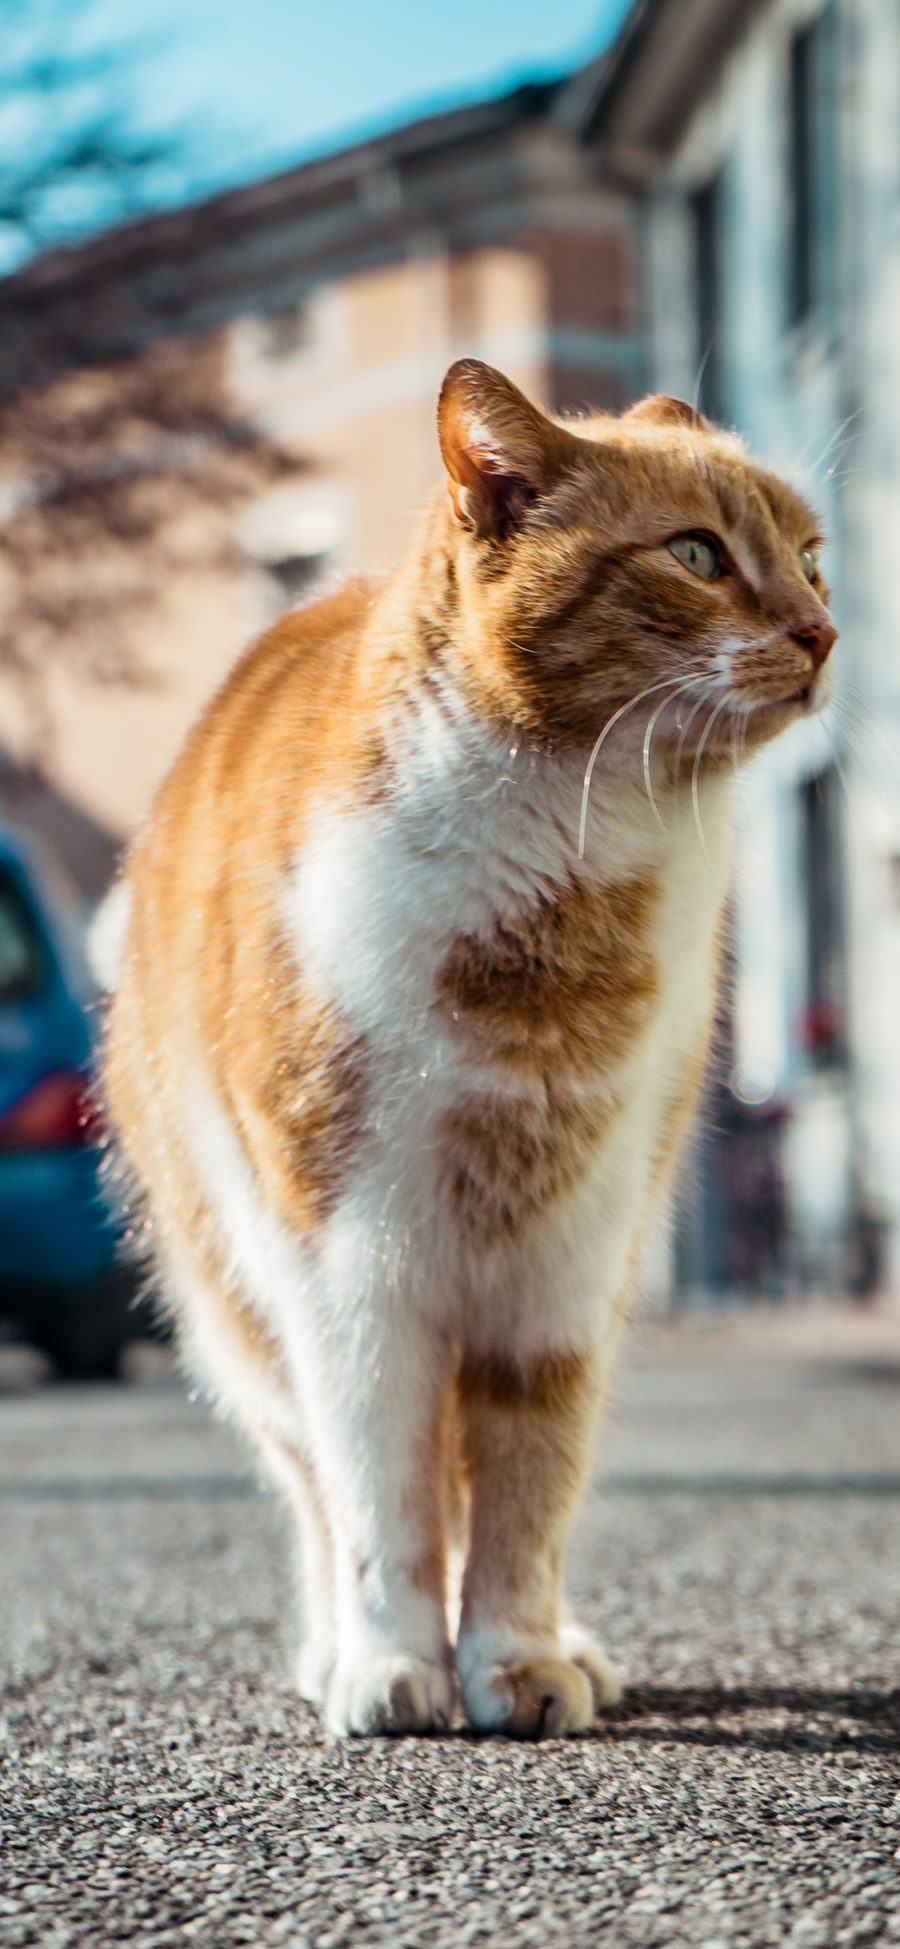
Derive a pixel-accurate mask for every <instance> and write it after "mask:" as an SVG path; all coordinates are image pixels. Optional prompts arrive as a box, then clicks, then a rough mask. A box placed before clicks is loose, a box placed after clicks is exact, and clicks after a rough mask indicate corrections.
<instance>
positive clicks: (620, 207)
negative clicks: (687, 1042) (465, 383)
mask: <svg viewBox="0 0 900 1949" xmlns="http://www.w3.org/2000/svg"><path fill="white" fill-rule="evenodd" d="M898 316H900V8H898V6H897V4H896V0H824V4H823V3H822V0H728V4H727V5H723V4H722V0H634V4H631V5H628V4H625V0H556V4H555V5H554V7H552V8H547V7H546V6H543V5H539V4H538V0H494V4H493V5H492V6H491V7H490V8H485V7H483V6H479V7H476V5H475V3H474V0H457V4H456V5H455V6H454V7H453V8H452V9H447V10H444V9H431V10H423V9H421V8H420V9H416V10H415V12H414V11H413V9H412V8H411V7H410V6H409V5H408V4H404V3H403V0H384V3H383V4H382V6H380V7H379V8H378V9H375V8H373V7H371V5H370V4H367V0H333V3H332V5H331V6H330V7H329V8H328V9H327V10H326V9H322V8H313V7H311V6H308V5H305V4H303V3H302V0H256V4H255V5H254V6H253V7H247V6H246V5H244V4H243V0H180V4H178V5H176V4H175V0H132V4H131V5H130V6H129V8H128V9H127V13H126V10H123V9H122V8H121V7H115V6H113V5H112V4H111V0H107V4H104V3H103V0H4V4H3V8H2V45H0V399H2V411H0V795H2V803H0V1312H2V1317H3V1328H2V1330H4V1331H7V1332H9V1333H12V1332H17V1333H20V1334H23V1333H24V1334H26V1335H27V1336H29V1337H30V1338H31V1339H32V1340H34V1341H36V1342H37V1343H39V1344H40V1345H41V1346H43V1347H44V1348H45V1349H46V1350H47V1351H48V1352H49V1353H50V1354H51V1356H52V1358H53V1359H54V1360H55V1361H56V1362H57V1364H58V1366H59V1367H61V1368H62V1369H65V1370H67V1371H71V1372H76V1371H80V1372H90V1373H96V1372H104V1371H106V1372H109V1371H112V1370H113V1369H114V1368H115V1366H116V1363H117V1360H118V1354H119V1349H120V1345H121V1342H122V1339H123V1337H124V1336H125V1334H126V1333H128V1332H131V1331H133V1330H134V1325H135V1321H136V1320H138V1321H139V1316H136V1315H133V1314H128V1313H126V1312H125V1310H124V1305H123V1286H122V1274H121V1273H120V1271H118V1270H117V1269H116V1265H115V1257H114V1240H113V1237H112V1234H111V1231H110V1229H109V1227H108V1225H107V1224H106V1222H105V1221H104V1220H103V1218H102V1217H101V1215H100V1214H101V1206H100V1204H99V1202H98V1198H97V1164H98V1156H99V1153H98V1151H97V1149H96V1146H95V1144H94V1141H93V1139H94V1135H95V1133H94V1131H93V1129H92V1126H91V1124H90V1121H89V1120H88V1121H87V1122H85V1120H84V1116H83V1105H82V1085H83V1077H84V1075H85V1073H86V1072H87V1070H88V1069H89V1066H90V1061H91V1048H92V1044H93V1040H94V1034H95V1024H96V1019H97V1018H96V1006H95V998H93V997H92V995H91V990H90V979H89V976H88V975H87V974H86V972H85V968H84V961H83V954H82V949H81V935H82V930H83V926H84V923H85V922H86V920H87V919H88V918H89V916H90V914H91V912H92V910H93V909H94V907H95V906H96V903H97V902H98V900H99V899H100V898H101V896H102V894H103V892H104V890H105V888H106V887H107V885H108V883H109V880H110V877H111V875H112V874H113V872H114V870H115V864H116V860H117V856H118V854H119V852H120V850H121V848H122V847H123V846H124V845H126V844H127V842H128V839H129V837H130V835H131V834H132V832H133V831H134V829H135V826H136V825H137V823H138V821H139V820H140V819H141V817H142V814H143V813H144V811H145V809H146V807H147V805H148V803H149V800H150V797H151V795H152V793H153V790H154V787H155V786H156V784H157V782H158V780H159V779H160V777H161V775H162V773H163V772H164V770H165V768H166V766H167V765H168V763H169V762H170V760H171V758H172V756H173V755H174V752H175V750H176V748H177V746H178V744H179V742H180V740H181V738H182V737H183V735H184V732H185V730H186V728H187V726H188V724H189V723H190V721H191V720H192V718H193V717H194V716H195V714H196V712H197V710H198V708H199V706H200V705H201V704H202V703H203V701H204V700H205V698H206V697H207V696H208V695H209V693H210V692H211V690H212V689H213V688H214V686H215V685H216V684H217V683H218V682H219V680H220V679H221V677H222V675H223V673H224V672H225V671H226V670H227V668H228V666H229V664H230V663H231V662H232V660H233V658H234V657H235V655H236V654H237V653H238V652H239V650H240V649H241V648H242V646H243V645H244V644H245V643H246V642H247V640H248V638H249V637H250V636H251V635H252V634H253V632H254V631H256V630H258V629H259V628H260V626H261V625H263V624H265V622H266V621H267V620H268V619H269V618H271V617H273V616H274V615H275V614H276V613H278V612H279V611H280V610H281V609H283V608H285V607H286V606H289V605H290V604H293V603H296V602H298V601H301V600H305V599H306V598H307V597H308V596H310V595H312V594H314V593H315V591H316V590H317V588H319V587H320V586H322V585H328V584H331V583H333V582H334V581H335V580H336V579H338V578H340V577H341V576H343V575H344V574H345V573H347V572H348V571H351V570H356V569H361V570H365V571H376V572H377V571H380V570H382V569H385V568H387V567H389V566H390V565H391V564H392V563H393V562H394V561H395V560H396V559H397V557H398V555H399V553H400V551H401V550H402V548H403V546H404V543H405V538H406V536H407V533H408V528H409V522H410V518H411V515H412V513H413V511H414V510H415V509H416V507H417V506H418V505H419V503H420V502H421V500H422V498H423V496H424V495H425V494H426V492H427V491H428V489H429V487H430V486H431V484H432V482H433V481H434V479H435V477H436V473H437V466H438V456H437V448H436V441H435V434H434V400H435V392H436V388H437V386H438V384H439V381H440V378H441V376H442V374H443V371H444V369H445V367H446V366H447V364H448V363H449V362H450V361H451V360H452V359H453V358H455V357H457V356H459V355H460V354H463V353H469V354H475V355H477V356H478V357H481V358H484V359H487V360H489V361H491V362H492V363H494V364H497V365H499V366H501V367H502V368H503V369H504V370H505V371H506V372H508V373H509V374H510V375H511V377H513V378H514V379H515V380H516V381H517V382H518V383H519V384H520V385H521V386H522V387H523V388H525V389H526V390H527V391H529V392H531V393H533V394H535V395H536V396H538V397H540V398H542V399H544V400H545V401H546V402H548V403H549V405H550V406H551V407H554V408H557V409H575V410H578V409H581V408H584V407H587V406H600V407H610V408H613V409H616V408H618V407H620V406H623V405H625V404H627V402H628V401H629V400H630V399H632V398H633V397H635V396H636V395H637V394H640V393H641V392H643V391H646V390H648V389H654V388H658V389H662V390H666V391H670V392H675V393H679V394H681V395H683V396H685V397H688V398H690V397H698V398H699V401H700V404H701V405H702V406H703V407H705V409H706V410H707V411H709V412H710V413H712V414H713V415H715V416H716V417H717V418H720V419H722V420H724V421H725V422H726V423H728V424H731V425H734V426H736V427H737V428H739V429H740V431H741V432H742V433H743V434H744V435H745V436H746V437H747V439H748V441H749V442H750V443H751V445H752V446H753V447H754V449H755V450H757V451H758V452H759V453H760V454H761V455H762V456H763V457H764V458H765V459H766V460H767V461H769V462H770V463H771V464H773V465H774V466H776V467H779V468H781V469H782V470H783V471H784V472H785V473H786V474H787V475H788V476H789V477H790V478H792V479H793V480H794V481H795V482H796V483H797V485H799V486H800V487H801V488H804V489H805V490H806V491H807V492H808V493H809V494H810V495H811V496H812V498H813V499H814V501H815V502H816V504H817V506H818V507H819V508H820V509H821V511H822V515H823V518H824V521H825V524H826V530H827V533H828V536H829V551H828V557H829V559H828V572H829V575H830V579H831V581H832V583H833V586H834V590H835V609H836V613H837V618H838V621H839V623H840V626H841V630H842V644H841V652H840V658H839V666H840V681H839V698H838V702H837V704H836V706H835V707H834V708H833V709H832V710H830V711H829V713H828V714H827V716H826V718H825V719H824V720H822V721H821V722H819V723H815V724H809V725H802V726H798V727H797V728H796V729H795V730H794V731H793V732H792V733H791V734H790V735H789V736H788V737H787V738H786V739H784V740H783V741H782V743H780V744H779V746H778V747H777V749H776V750H774V751H772V752H771V753H769V754H767V755H766V756H765V757H764V758H763V759H761V760H760V761H758V763H757V765H756V768H755V769H754V770H753V772H752V773H751V774H750V775H748V777H747V778H746V780H745V782H744V784H743V787H742V805H741V833H740V845H739V861H738V872H737V880H736V888H735V916H734V927H733V974H734V980H733V996H732V1000H731V1002H730V1004H729V1005H727V1006H726V1008H725V1009H724V1011H723V1019H722V1024H721V1035H720V1050H719V1056H718V1059H717V1063H716V1068H715V1075H714V1077H713V1079H712V1080H711V1082H710V1086H709V1099H710V1101H709V1114H708V1116H707V1117H706V1119H705V1125H704V1131H705V1134H704V1135H703V1137H702V1139H701V1140H700V1142H699V1143H698V1145H697V1147H696V1148H695V1150H694V1152H693V1154H692V1157H691V1159H690V1161H689V1163H688V1166H687V1167H686V1170H685V1173H684V1180H683V1184H682V1187H681V1193H680V1204H679V1217H678V1220H677V1223H676V1225H675V1227H674V1230H673V1234H672V1237H671V1239H670V1241H669V1242H668V1243H667V1244H666V1245H665V1246H664V1247H662V1246H661V1247H660V1250H659V1253H658V1256H657V1263H656V1264H655V1267H654V1272H653V1279H654V1283H655V1286H656V1289H657V1295H658V1299H659V1303H660V1305H661V1306H663V1307H667V1308H670V1309H672V1310H676V1311H677V1310H679V1309H680V1310H682V1311H685V1312H688V1311H691V1310H694V1309H697V1308H707V1309H708V1308H709V1307H711V1306H716V1305H723V1304H725V1303H733V1302H735V1301H746V1302H759V1301H764V1302H769V1303H781V1302H789V1301H797V1300H804V1299H805V1300H809V1299H810V1298H816V1299H822V1298H830V1299H831V1300H833V1301H834V1302H835V1303H837V1302H839V1301H842V1302H846V1301H847V1300H848V1299H849V1300H851V1301H853V1302H855V1303H858V1304H860V1305H869V1306H875V1305H879V1304H880V1305H884V1306H887V1307H888V1308H890V1306H891V1304H892V1303H893V1302H894V1301H895V1300H896V1297H897V1295H898V1293H900V1035H898V1032H897V997H898V992H900V982H898V977H900V762H898V760H900V745H898V727H900V647H898V646H900V576H898V573H897V566H896V561H897V548H898V538H900V519H898V517H900V334H898V332H897V322H896V321H897V318H898ZM126 1283H127V1282H126Z"/></svg>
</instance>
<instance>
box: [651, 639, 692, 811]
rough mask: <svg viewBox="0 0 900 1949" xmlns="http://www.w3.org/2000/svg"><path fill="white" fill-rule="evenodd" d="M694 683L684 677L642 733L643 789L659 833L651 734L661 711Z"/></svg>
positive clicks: (656, 710)
mask: <svg viewBox="0 0 900 1949" xmlns="http://www.w3.org/2000/svg"><path fill="white" fill-rule="evenodd" d="M694 682H695V679H694V678H693V677H686V678H685V679H684V682H683V684H682V687H681V690H676V691H674V692H673V694H672V695H671V696H669V697H664V698H663V699H662V701H661V703H659V704H657V706H656V709H655V711H654V712H653V714H652V716H651V718H650V720H649V723H648V725H647V729H646V731H645V732H644V750H643V764H644V788H645V790H646V793H647V798H648V800H649V802H650V806H651V808H652V811H653V816H654V818H655V820H656V823H657V825H658V826H659V829H660V832H665V830H666V827H665V824H664V822H663V817H662V814H661V812H660V809H659V806H658V805H657V803H656V794H655V792H654V790H653V775H652V770H651V764H650V750H651V746H652V743H653V733H654V730H655V728H656V723H657V719H658V718H660V717H661V716H662V713H663V711H665V710H667V709H668V707H669V705H670V704H674V703H675V702H676V701H677V699H678V698H679V697H680V696H682V695H683V694H684V692H685V691H687V690H692V689H693V686H694Z"/></svg>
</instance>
